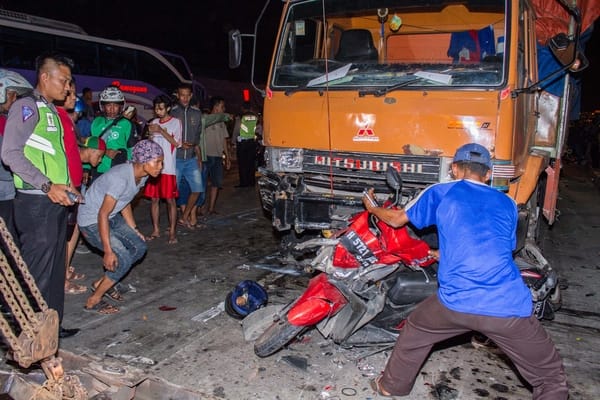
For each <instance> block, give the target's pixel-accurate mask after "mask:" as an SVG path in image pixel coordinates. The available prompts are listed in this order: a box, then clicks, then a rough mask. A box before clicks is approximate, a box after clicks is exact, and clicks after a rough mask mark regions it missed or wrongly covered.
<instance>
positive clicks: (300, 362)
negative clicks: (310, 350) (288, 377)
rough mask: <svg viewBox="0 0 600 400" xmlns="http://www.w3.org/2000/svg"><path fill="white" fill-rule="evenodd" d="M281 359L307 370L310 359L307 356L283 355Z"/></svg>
mask: <svg viewBox="0 0 600 400" xmlns="http://www.w3.org/2000/svg"><path fill="white" fill-rule="evenodd" d="M281 361H284V362H285V363H287V364H289V365H291V366H292V367H294V368H297V369H299V370H301V371H306V370H307V368H308V359H307V358H306V357H299V356H283V357H281Z"/></svg>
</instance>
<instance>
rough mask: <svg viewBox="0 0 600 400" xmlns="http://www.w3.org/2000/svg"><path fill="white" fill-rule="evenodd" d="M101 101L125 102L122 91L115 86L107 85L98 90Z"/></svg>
mask: <svg viewBox="0 0 600 400" xmlns="http://www.w3.org/2000/svg"><path fill="white" fill-rule="evenodd" d="M102 103H121V104H125V96H123V92H121V89H119V88H118V87H116V86H108V87H107V88H105V89H104V90H103V91H102V92H100V104H102Z"/></svg>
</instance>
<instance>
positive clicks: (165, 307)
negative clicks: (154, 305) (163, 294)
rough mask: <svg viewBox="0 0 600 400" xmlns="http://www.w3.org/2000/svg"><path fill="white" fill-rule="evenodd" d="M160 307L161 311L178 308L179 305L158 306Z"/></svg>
mask: <svg viewBox="0 0 600 400" xmlns="http://www.w3.org/2000/svg"><path fill="white" fill-rule="evenodd" d="M158 309H159V310H160V311H173V310H177V307H172V306H160V307H158Z"/></svg>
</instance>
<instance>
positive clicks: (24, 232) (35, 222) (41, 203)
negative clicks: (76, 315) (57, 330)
mask: <svg viewBox="0 0 600 400" xmlns="http://www.w3.org/2000/svg"><path fill="white" fill-rule="evenodd" d="M14 214H15V226H16V229H17V233H18V235H19V240H20V241H21V255H22V257H23V260H24V261H25V263H26V264H27V267H28V268H29V272H30V273H31V275H32V276H33V279H34V280H35V283H36V284H37V286H38V288H39V289H40V292H41V293H42V297H43V298H44V300H45V301H46V304H48V307H50V308H53V309H55V310H56V311H57V312H58V317H59V320H60V321H62V317H63V309H64V305H65V272H66V253H67V240H66V237H67V208H66V207H63V206H61V205H59V204H55V203H53V202H51V201H50V199H49V198H48V196H46V195H41V194H24V193H21V192H17V196H16V198H15V201H14Z"/></svg>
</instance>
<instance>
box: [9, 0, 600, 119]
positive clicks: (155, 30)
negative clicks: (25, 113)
mask: <svg viewBox="0 0 600 400" xmlns="http://www.w3.org/2000/svg"><path fill="white" fill-rule="evenodd" d="M151 3H153V2H148V1H139V0H135V1H123V0H119V1H115V0H102V1H90V0H66V1H62V2H38V1H36V0H0V8H5V9H8V10H12V11H20V12H25V13H29V14H34V15H38V16H42V17H46V18H53V19H58V20H62V21H67V22H72V23H75V24H77V25H80V26H82V27H83V28H84V29H85V30H86V32H87V33H88V34H91V35H95V36H101V37H106V38H111V39H121V40H126V41H129V42H133V43H138V44H143V45H146V46H149V47H154V48H160V49H164V50H168V51H171V52H174V53H179V54H182V55H183V56H185V57H186V59H187V60H188V62H189V63H190V64H191V67H192V70H193V72H194V73H195V74H196V75H198V76H205V77H210V78H216V79H230V80H236V81H249V79H250V66H251V61H252V53H251V50H252V47H251V39H250V38H244V39H243V43H244V56H243V60H242V66H241V67H240V68H238V69H236V70H230V69H229V67H228V51H227V32H228V31H229V30H230V29H232V28H237V29H239V30H240V31H241V32H242V33H252V32H253V30H254V24H255V21H256V18H257V17H258V15H259V13H260V10H261V9H262V7H263V5H264V4H265V2H264V1H263V0H217V1H207V0H198V1H191V0H190V1H178V0H171V1H162V2H160V0H159V1H158V4H160V6H159V7H156V6H154V5H152V4H151ZM282 4H283V3H282V1H281V0H271V4H269V6H268V8H267V11H266V13H265V16H264V17H263V22H262V23H261V24H260V26H259V30H258V42H257V43H258V44H257V60H258V62H257V67H256V70H255V81H257V82H264V81H265V80H266V75H267V69H268V64H269V63H270V60H271V52H272V51H273V46H274V40H275V35H276V32H277V28H278V24H279V18H280V14H281V10H282ZM598 48H600V22H598V21H597V22H596V29H595V31H594V34H593V36H592V39H591V40H590V42H589V43H588V45H587V51H586V55H587V57H588V58H589V60H590V67H589V68H588V69H587V70H585V71H583V72H581V73H579V74H578V75H580V76H581V79H582V80H583V83H584V84H583V88H582V100H583V101H582V110H583V111H592V110H600V74H599V71H600V52H599V51H597V49H598ZM592 49H594V50H596V51H593V50H592ZM75 61H76V60H75Z"/></svg>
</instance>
